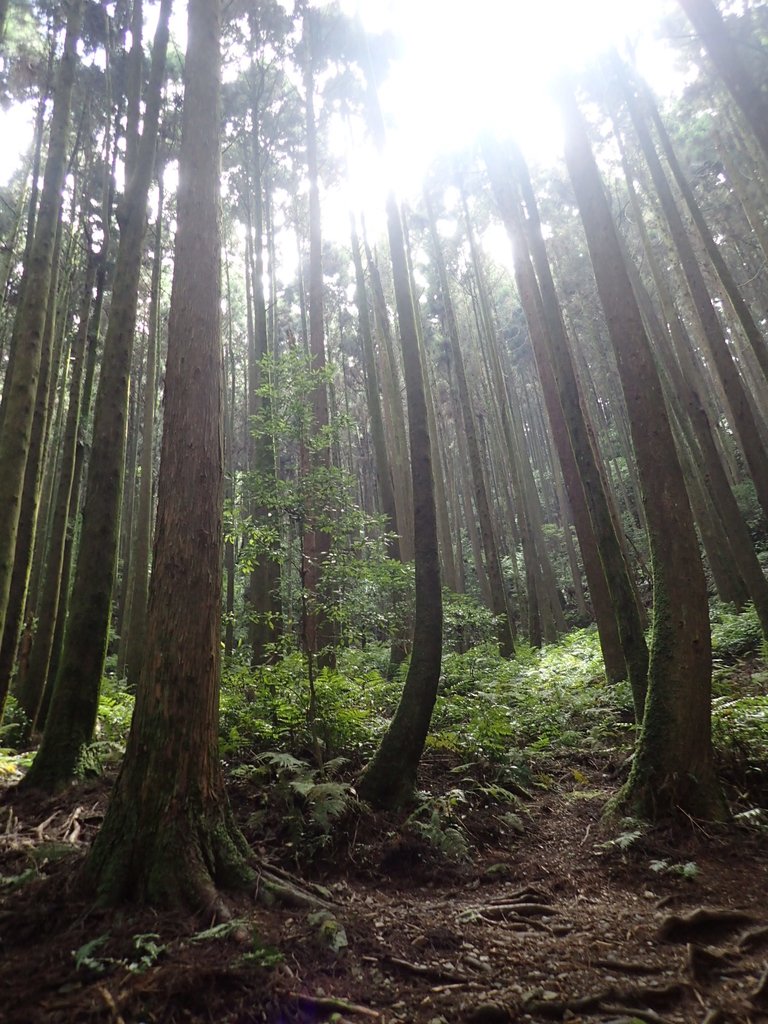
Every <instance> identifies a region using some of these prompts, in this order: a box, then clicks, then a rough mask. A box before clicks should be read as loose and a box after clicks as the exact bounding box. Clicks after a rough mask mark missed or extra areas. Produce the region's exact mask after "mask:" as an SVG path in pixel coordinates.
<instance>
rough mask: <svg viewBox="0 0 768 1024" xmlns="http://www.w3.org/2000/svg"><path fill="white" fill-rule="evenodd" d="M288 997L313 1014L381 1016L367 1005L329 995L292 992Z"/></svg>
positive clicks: (376, 1017) (373, 1017)
mask: <svg viewBox="0 0 768 1024" xmlns="http://www.w3.org/2000/svg"><path fill="white" fill-rule="evenodd" d="M288 999H289V1000H292V1001H294V1002H295V1003H296V1005H297V1006H298V1007H299V1008H300V1009H302V1010H308V1011H310V1012H311V1013H312V1014H313V1016H314V1015H315V1014H317V1013H318V1012H319V1013H320V1014H322V1015H323V1016H325V1015H327V1016H330V1015H331V1014H332V1013H351V1014H357V1015H359V1016H361V1017H370V1018H372V1019H376V1020H378V1018H379V1017H380V1016H381V1014H380V1013H377V1011H376V1010H371V1009H369V1008H368V1007H367V1006H360V1005H359V1004H358V1003H348V1002H347V1000H346V999H336V998H334V997H331V996H305V995H298V994H293V993H292V994H290V995H289V996H288Z"/></svg>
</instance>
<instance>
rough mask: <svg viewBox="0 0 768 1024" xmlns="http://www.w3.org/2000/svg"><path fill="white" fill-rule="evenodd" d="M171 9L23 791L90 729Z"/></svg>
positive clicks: (163, 9) (58, 774) (56, 782)
mask: <svg viewBox="0 0 768 1024" xmlns="http://www.w3.org/2000/svg"><path fill="white" fill-rule="evenodd" d="M171 6H172V3H171V0H161V6H160V16H159V20H158V26H157V32H156V35H155V41H154V45H153V48H152V66H151V71H150V78H149V86H148V90H147V98H146V112H145V116H144V130H143V132H142V136H141V142H140V146H139V152H138V156H137V161H136V167H135V170H134V174H133V176H132V177H131V179H130V181H128V182H127V184H126V193H125V196H124V199H123V203H122V213H121V217H120V229H121V230H120V245H119V249H118V254H117V262H116V266H115V279H114V287H113V292H112V303H111V308H110V317H109V325H108V328H107V335H106V338H105V341H104V353H103V357H102V366H101V378H100V381H99V390H98V394H97V397H96V408H95V412H94V427H93V444H92V450H91V460H90V466H89V472H88V488H87V493H86V501H85V508H84V510H83V521H82V530H81V534H80V549H79V552H78V559H77V566H76V570H75V579H74V584H73V590H72V600H71V602H70V609H69V617H68V620H67V630H66V635H65V638H64V646H63V650H62V654H61V659H60V661H59V665H58V671H57V676H56V682H55V685H54V689H53V693H52V696H51V706H50V709H49V714H48V716H47V719H46V726H45V731H44V733H43V740H42V743H41V744H40V748H39V750H38V752H37V756H36V757H35V760H34V762H33V763H32V766H31V767H30V770H29V772H28V773H27V776H26V778H25V780H24V784H25V785H28V786H36V787H38V788H44V789H47V790H55V789H57V788H59V787H61V786H62V785H64V784H65V783H66V782H68V781H69V780H70V779H71V778H72V776H73V774H74V773H75V772H76V770H77V767H78V764H79V760H80V755H81V753H82V750H83V748H84V747H85V745H86V744H87V743H89V742H90V740H91V738H92V736H93V729H94V727H95V724H96V713H97V710H98V699H99V689H100V686H101V677H102V672H103V667H104V658H105V655H106V649H107V640H108V635H109V617H110V605H111V599H112V587H113V582H114V575H115V563H116V559H117V545H118V540H119V527H120V502H121V497H122V495H121V490H122V478H123V464H124V459H125V444H126V414H127V404H128V387H129V379H130V368H131V353H132V348H133V334H134V329H135V323H136V306H137V299H138V287H139V275H140V270H141V257H142V249H143V242H144V234H145V229H146V204H147V194H148V192H149V186H150V183H151V180H152V171H153V167H154V163H155V143H156V138H157V127H158V121H159V113H160V101H161V91H162V83H163V80H164V77H165V53H166V49H167V45H168V19H169V17H170V12H171Z"/></svg>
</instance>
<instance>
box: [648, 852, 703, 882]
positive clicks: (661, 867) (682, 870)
mask: <svg viewBox="0 0 768 1024" xmlns="http://www.w3.org/2000/svg"><path fill="white" fill-rule="evenodd" d="M648 867H649V868H650V869H651V871H653V872H654V873H655V874H657V875H679V877H680V878H687V879H688V881H689V882H692V881H693V880H694V878H697V877H698V875H699V866H698V864H697V863H696V862H695V861H693V860H689V861H686V863H685V864H676V863H670V861H668V860H666V859H664V858H662V859H661V860H652V861H651V863H650V864H649V865H648Z"/></svg>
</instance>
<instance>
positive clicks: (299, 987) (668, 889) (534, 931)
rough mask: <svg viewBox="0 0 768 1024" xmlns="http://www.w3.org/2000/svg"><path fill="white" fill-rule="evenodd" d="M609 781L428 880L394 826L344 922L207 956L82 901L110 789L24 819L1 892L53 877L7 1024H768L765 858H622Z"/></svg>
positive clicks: (18, 931)
mask: <svg viewBox="0 0 768 1024" xmlns="http://www.w3.org/2000/svg"><path fill="white" fill-rule="evenodd" d="M576 778H578V779H579V781H578V782H577V781H575V779H576ZM604 784H605V783H604V779H602V778H601V776H600V774H599V772H598V771H592V772H590V777H589V778H586V777H585V775H584V774H583V773H582V772H580V771H579V772H573V773H571V772H564V773H563V779H562V781H561V783H560V784H559V785H557V786H556V787H553V788H552V789H550V790H549V791H548V792H546V793H544V794H540V795H538V796H536V797H534V799H533V800H532V801H531V803H530V804H529V805H528V807H527V809H526V812H525V813H524V815H523V817H524V829H523V832H522V834H520V835H515V836H514V837H510V836H506V837H500V836H499V834H498V830H496V831H495V832H494V831H493V830H489V834H491V835H492V836H494V837H495V840H496V841H495V844H493V843H488V842H487V843H486V844H485V846H484V848H483V849H481V851H480V852H479V853H478V854H477V856H476V857H475V859H474V861H473V862H472V863H471V864H470V865H468V866H464V867H461V868H453V869H451V868H449V867H445V866H441V865H436V864H434V863H432V864H430V863H425V862H424V861H423V859H422V858H421V857H420V853H419V849H418V847H415V846H414V845H413V844H409V843H408V842H407V841H405V840H403V838H402V836H399V835H398V834H397V833H396V832H395V831H393V829H392V822H390V821H380V820H378V819H369V820H368V821H367V822H365V823H364V831H365V834H366V842H363V840H362V839H361V838H360V835H359V834H358V837H357V841H356V844H354V845H353V847H352V848H351V849H350V851H349V852H348V855H347V856H346V857H345V858H344V859H343V862H340V864H339V868H338V870H336V871H334V872H331V873H330V874H329V876H328V877H327V878H325V879H324V881H325V884H326V885H327V887H328V889H327V897H328V900H327V902H328V903H329V904H330V908H327V909H325V910H322V909H321V910H320V911H315V912H314V914H312V915H311V916H309V917H308V915H307V911H306V910H305V909H301V908H294V909H286V908H274V909H265V908H263V907H256V908H255V907H254V904H253V902H252V901H251V900H249V901H248V902H244V901H241V902H240V903H239V905H237V906H236V907H235V913H236V915H237V916H238V918H239V919H241V920H243V921H244V922H245V927H244V928H240V929H235V930H233V931H230V932H229V933H227V929H223V930H219V931H217V932H215V933H214V934H211V935H208V936H207V937H206V936H203V937H200V936H199V934H198V936H197V939H196V940H195V941H193V940H192V937H191V934H190V932H191V925H190V922H188V921H181V920H178V919H171V918H169V917H167V916H166V917H163V916H156V915H154V914H152V913H146V912H145V913H142V914H141V915H139V916H136V915H133V916H130V917H129V916H128V915H127V914H123V913H120V914H114V913H113V914H110V915H107V914H104V913H101V912H98V913H97V912H93V911H91V910H90V909H89V908H88V907H87V905H86V904H85V903H83V904H78V903H76V902H74V901H73V898H72V896H71V894H70V893H69V892H68V882H69V879H71V878H72V877H73V875H74V873H75V871H76V866H77V863H78V861H79V857H80V856H81V855H82V850H84V844H85V843H86V842H87V841H89V839H90V836H91V835H92V834H93V831H94V830H95V828H96V827H97V825H98V821H99V819H100V815H101V809H102V807H103V802H104V795H105V794H104V792H103V791H101V792H99V791H98V789H97V790H91V791H87V790H85V791H81V792H79V793H77V794H73V795H74V797H75V799H76V803H73V804H71V805H69V804H68V805H67V806H66V807H65V806H64V805H63V804H62V803H59V804H55V803H47V804H40V805H33V804H29V803H28V804H26V805H25V806H24V807H23V808H22V807H19V808H16V809H13V810H11V809H9V808H5V809H4V811H3V818H2V820H3V825H2V826H0V839H1V840H2V845H0V871H2V875H3V876H4V878H6V879H7V878H8V877H9V876H11V875H17V874H20V871H19V869H20V868H23V866H24V865H25V864H26V865H27V868H26V870H29V865H30V864H34V863H35V860H36V862H37V865H38V867H37V868H36V869H34V870H37V871H38V872H41V873H43V874H46V875H47V877H46V878H43V879H42V880H40V881H34V882H32V883H31V884H30V885H27V886H25V887H24V888H23V889H21V890H19V892H18V893H15V894H14V893H11V894H9V895H7V896H6V897H5V900H4V906H3V907H2V909H1V910H0V939H1V940H2V951H3V956H2V963H1V964H0V1019H2V1020H4V1021H7V1022H8V1024H37V1022H46V1024H49V1022H54V1021H55V1022H59V1021H61V1022H77V1021H93V1022H102V1021H111V1022H113V1024H120V1022H121V1021H122V1022H124V1024H130V1022H137V1024H138V1022H139V1021H144V1022H147V1024H150V1022H163V1024H166V1022H167V1024H175V1022H181V1021H216V1022H231V1024H251V1022H253V1024H255V1022H270V1024H279V1022H280V1024H282V1022H286V1024H287V1022H309V1021H320V1020H328V1019H332V1020H337V1021H342V1022H343V1021H365V1020H376V1021H379V1022H381V1024H393V1022H396V1021H401V1022H413V1024H454V1022H460V1021H467V1022H472V1024H496V1022H504V1021H512V1020H515V1021H517V1020H520V1021H535V1022H538V1021H547V1020H564V1019H565V1020H570V1021H612V1022H614V1024H616V1022H619V1021H624V1022H631V1021H638V1020H640V1021H650V1022H659V1021H665V1022H670V1024H672V1022H689V1021H698V1022H704V1021H707V1022H709V1024H713V1022H715V1021H729V1022H731V1021H733V1022H742V1021H743V1022H751V1021H761V1020H768V852H767V851H766V850H765V849H764V848H761V846H762V845H763V844H761V843H760V842H759V841H758V839H757V838H756V837H755V835H754V834H753V833H748V832H745V831H740V830H736V829H733V830H731V831H729V832H727V833H723V834H721V835H712V834H707V833H705V832H703V831H702V830H701V829H700V828H699V827H698V826H696V825H694V824H693V823H692V824H691V826H690V829H689V830H688V831H687V832H685V833H682V834H677V835H675V836H671V835H669V834H663V833H652V834H650V835H648V834H646V835H644V836H636V835H634V834H633V830H632V829H628V830H627V831H626V832H625V833H624V834H623V835H622V836H620V837H619V841H618V842H617V841H616V840H615V833H614V837H613V841H611V836H610V834H609V833H606V832H604V831H603V829H602V826H601V824H600V810H601V807H602V803H603V799H604V795H606V794H601V793H600V792H599V791H598V789H597V788H596V787H597V786H600V785H604ZM486 813H487V814H488V816H489V817H490V816H491V814H492V811H491V810H490V809H488V810H487V812H486ZM51 814H54V815H55V816H54V818H53V819H52V820H48V821H47V822H46V819H50V816H51ZM482 825H483V821H482V818H481V817H477V818H476V819H473V820H472V821H471V822H470V823H469V827H470V830H471V829H475V830H476V831H481V830H482ZM3 827H5V834H4V835H2V828H3ZM379 827H380V832H379V833H377V831H376V830H377V828H379ZM502 839H503V841H500V840H502ZM622 844H628V848H627V850H625V851H622V849H621V845H622ZM67 846H69V849H67V848H66V847H67ZM46 847H47V848H46ZM7 888H8V886H6V891H7ZM198 928H199V925H198ZM253 935H256V936H257V939H256V940H255V941H254V939H253V937H252V936H253ZM137 937H138V939H139V940H140V941H137ZM99 939H101V941H96V944H95V945H94V946H93V948H92V949H90V950H89V948H88V943H93V942H94V940H99ZM84 950H85V952H84ZM334 1014H336V1016H334Z"/></svg>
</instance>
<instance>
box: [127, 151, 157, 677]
mask: <svg viewBox="0 0 768 1024" xmlns="http://www.w3.org/2000/svg"><path fill="white" fill-rule="evenodd" d="M158 182H159V195H158V200H157V221H156V223H155V251H154V257H153V261H152V279H151V283H150V294H149V329H148V334H147V366H146V371H145V373H144V380H145V383H144V409H143V417H142V428H141V476H140V479H139V501H138V508H137V510H136V530H135V533H136V539H135V541H134V548H133V554H132V556H131V558H132V562H133V570H132V573H131V584H132V593H131V595H130V600H129V602H128V604H129V607H130V618H129V619H128V620H127V621H126V622H125V624H124V626H123V632H124V634H125V638H126V641H127V645H128V646H127V652H126V657H125V674H126V679H127V680H128V685H129V687H131V689H133V688H134V687H136V685H137V684H138V681H139V676H140V675H141V666H142V662H143V660H144V645H145V641H146V633H147V602H148V600H149V559H150V554H151V550H152V520H153V501H152V497H153V487H152V484H153V478H154V442H155V406H156V405H157V365H158V356H159V348H160V283H161V271H162V264H163V174H162V167H159V169H158Z"/></svg>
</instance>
